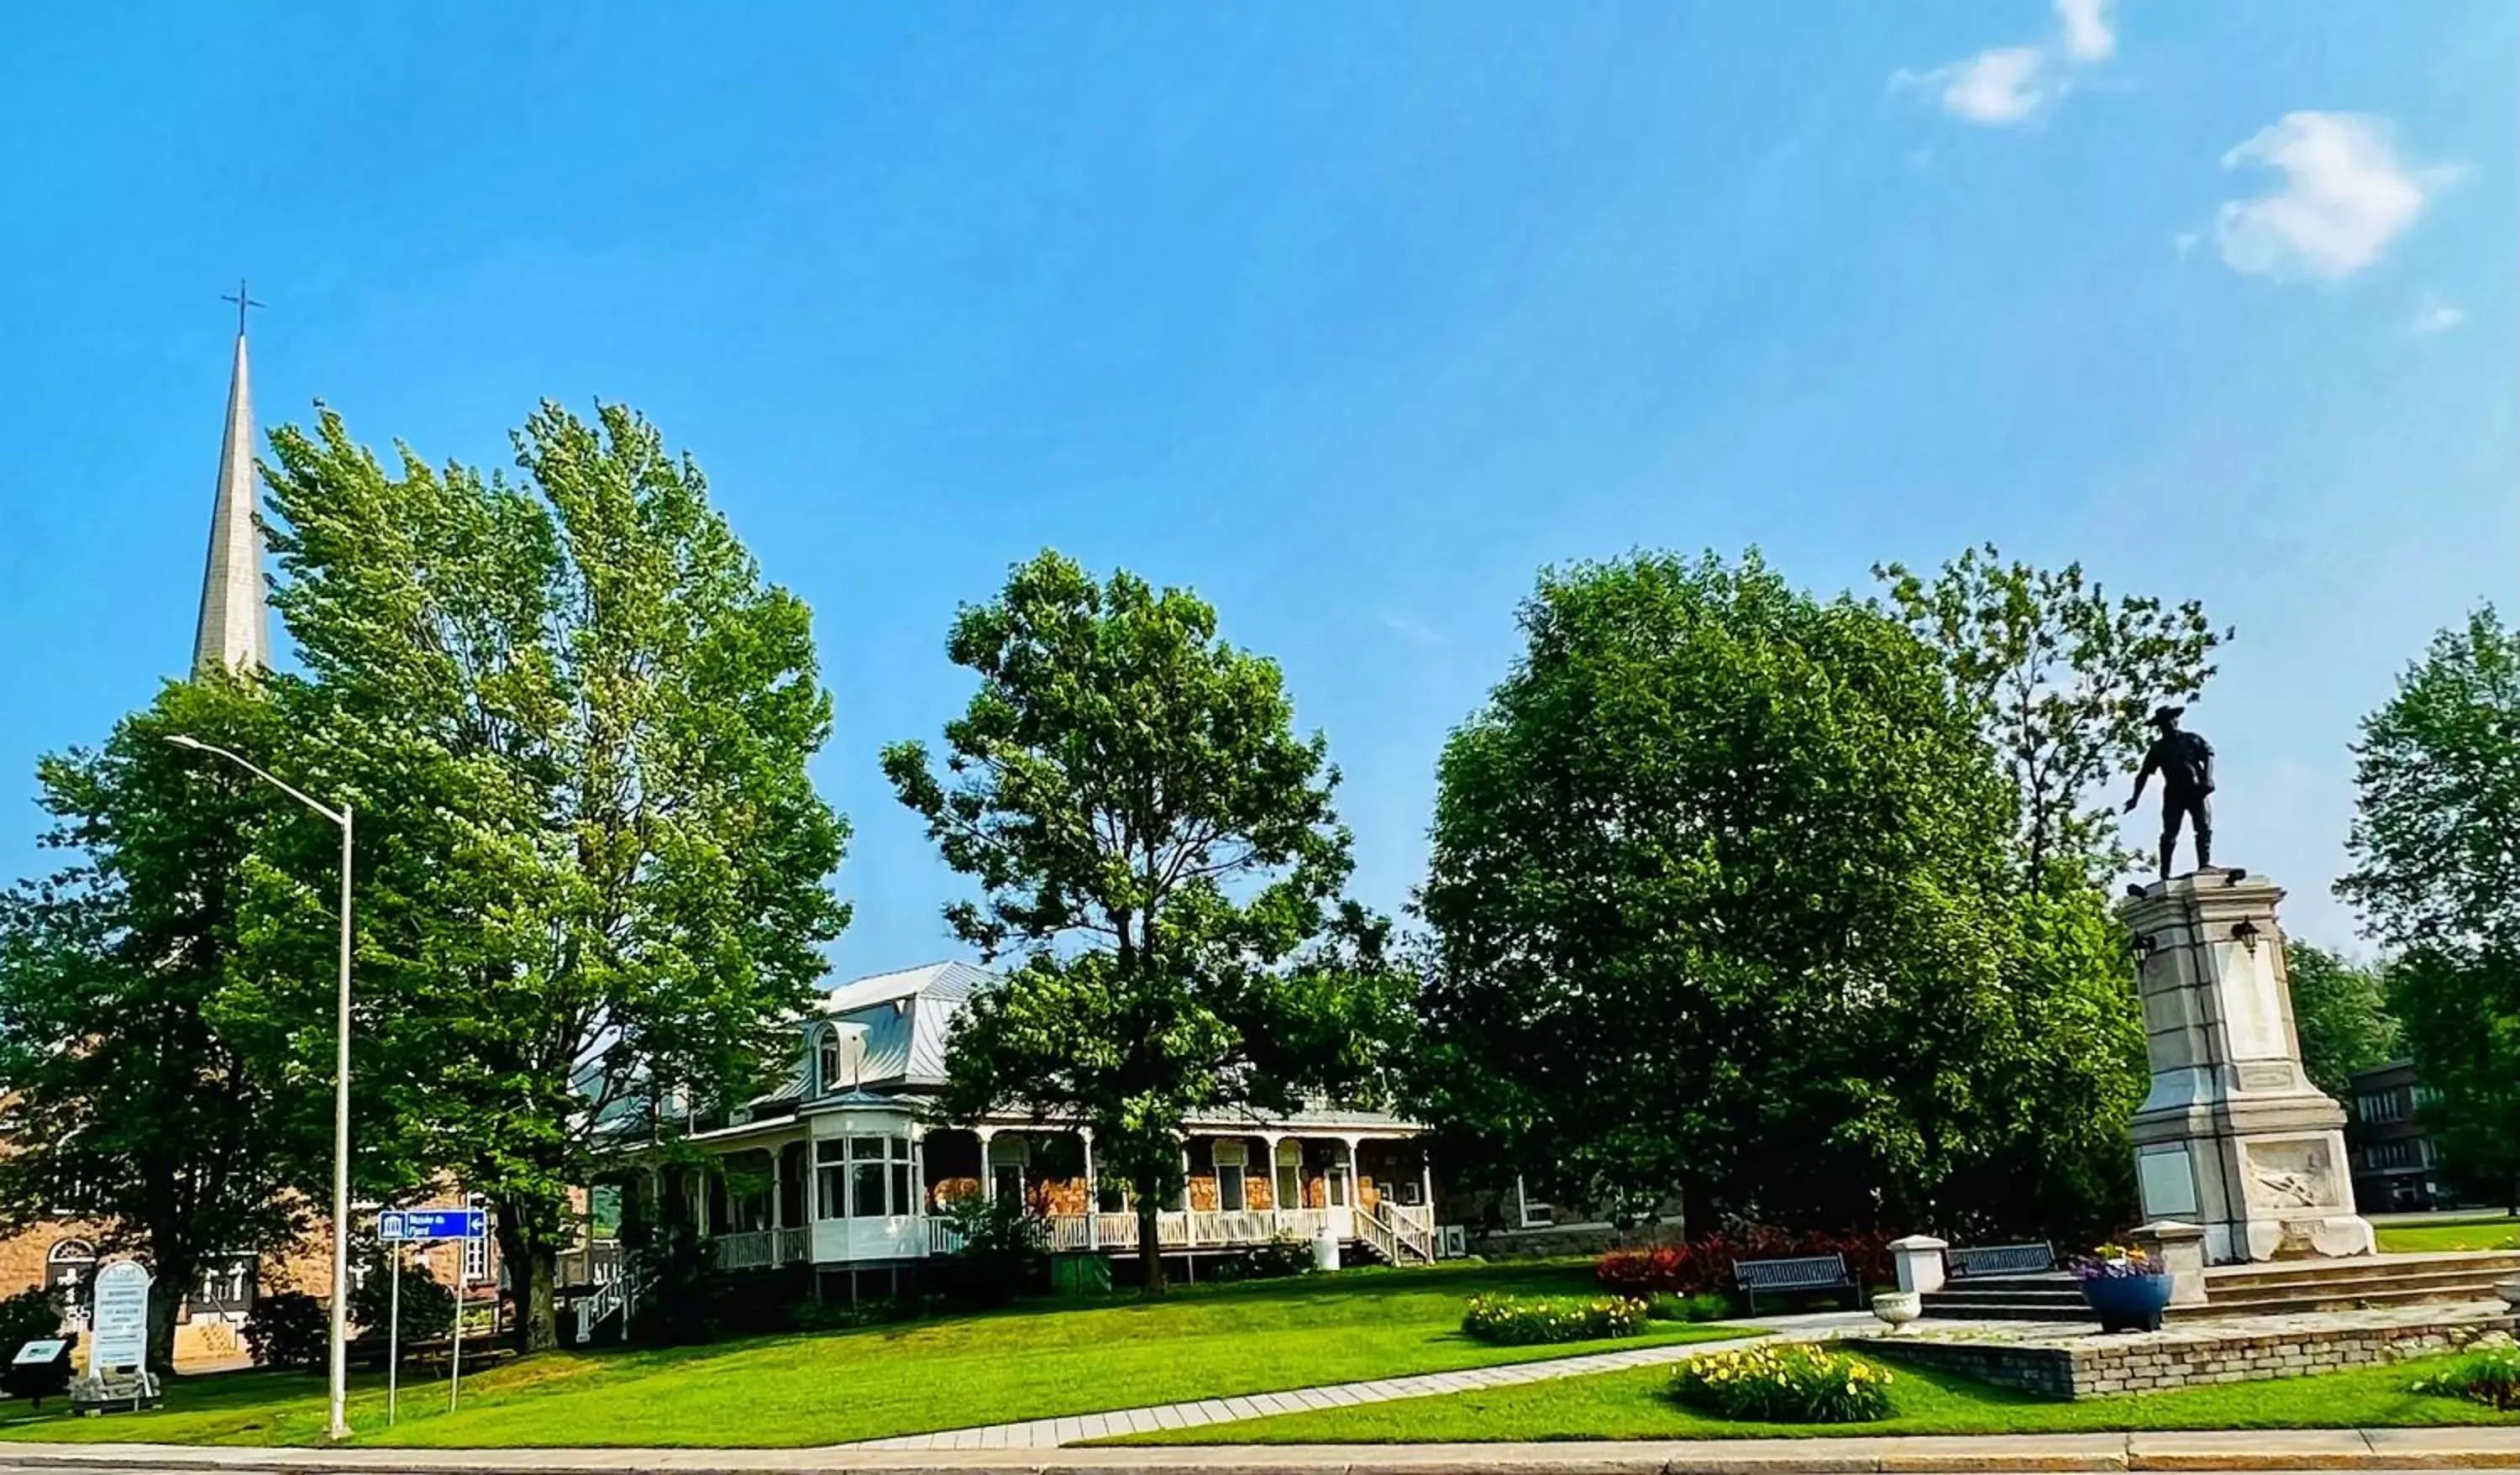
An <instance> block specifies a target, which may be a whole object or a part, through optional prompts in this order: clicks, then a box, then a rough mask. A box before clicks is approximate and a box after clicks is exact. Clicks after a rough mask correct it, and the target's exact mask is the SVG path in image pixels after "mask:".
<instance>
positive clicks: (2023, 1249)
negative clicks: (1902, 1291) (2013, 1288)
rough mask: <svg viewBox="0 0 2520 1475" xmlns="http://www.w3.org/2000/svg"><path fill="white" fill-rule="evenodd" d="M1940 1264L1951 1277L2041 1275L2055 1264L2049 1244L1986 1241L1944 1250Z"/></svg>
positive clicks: (2054, 1251)
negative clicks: (1972, 1246) (1957, 1248)
mask: <svg viewBox="0 0 2520 1475" xmlns="http://www.w3.org/2000/svg"><path fill="white" fill-rule="evenodd" d="M1943 1268H1944V1270H1946V1271H1947V1272H1949V1273H1950V1274H1951V1277H1952V1278H1953V1279H1955V1280H1965V1279H1968V1278H1970V1277H1972V1276H1977V1275H2044V1274H2047V1273H2048V1272H2049V1271H2052V1270H2054V1269H2055V1268H2056V1247H2055V1246H2054V1245H2051V1244H1988V1245H1979V1246H1976V1247H1974V1248H1971V1249H1965V1250H1945V1251H1944V1252H1943Z"/></svg>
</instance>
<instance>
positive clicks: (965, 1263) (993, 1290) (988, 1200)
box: [931, 1192, 1050, 1310]
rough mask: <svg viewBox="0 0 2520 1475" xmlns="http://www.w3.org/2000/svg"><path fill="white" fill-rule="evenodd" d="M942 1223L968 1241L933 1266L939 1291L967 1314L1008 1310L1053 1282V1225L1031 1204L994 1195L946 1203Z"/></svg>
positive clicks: (973, 1195) (976, 1195)
mask: <svg viewBox="0 0 2520 1475" xmlns="http://www.w3.org/2000/svg"><path fill="white" fill-rule="evenodd" d="M942 1207H943V1218H944V1220H945V1223H946V1225H947V1227H948V1228H950V1229H952V1230H953V1231H954V1233H955V1235H956V1236H957V1237H958V1238H960V1239H961V1240H962V1241H963V1242H962V1245H961V1247H960V1248H958V1249H956V1250H955V1251H954V1253H953V1254H951V1255H949V1256H947V1257H945V1260H944V1261H943V1263H941V1264H937V1265H933V1266H932V1267H931V1271H932V1272H933V1273H934V1274H935V1277H936V1281H937V1288H938V1289H939V1290H941V1291H943V1292H944V1294H945V1299H946V1300H948V1301H950V1302H952V1303H953V1304H954V1305H955V1306H956V1307H958V1308H961V1309H963V1310H975V1309H980V1308H986V1307H993V1306H1004V1305H1007V1304H1008V1303H1009V1302H1012V1300H1014V1299H1015V1298H1016V1297H1017V1296H1021V1295H1025V1294H1028V1293H1030V1292H1033V1291H1038V1290H1041V1289H1043V1288H1044V1287H1045V1286H1046V1285H1048V1283H1049V1280H1050V1224H1049V1222H1048V1221H1047V1220H1045V1219H1044V1218H1043V1217H1042V1216H1041V1215H1040V1214H1039V1213H1037V1212H1035V1211H1034V1210H1033V1209H1032V1208H1030V1207H1029V1206H1027V1205H1024V1204H1021V1203H1017V1202H1014V1201H1012V1200H1011V1199H1004V1198H1000V1197H999V1196H998V1195H996V1194H994V1193H979V1192H971V1193H964V1194H961V1195H958V1196H957V1197H954V1198H950V1199H947V1200H946V1201H945V1203H944V1205H943V1206H942Z"/></svg>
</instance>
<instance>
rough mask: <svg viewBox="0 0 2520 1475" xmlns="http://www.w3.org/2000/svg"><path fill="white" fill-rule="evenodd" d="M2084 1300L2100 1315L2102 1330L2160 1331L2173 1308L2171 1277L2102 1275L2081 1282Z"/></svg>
mask: <svg viewBox="0 0 2520 1475" xmlns="http://www.w3.org/2000/svg"><path fill="white" fill-rule="evenodd" d="M2081 1284H2082V1287H2083V1300H2084V1301H2085V1302H2086V1303H2088V1304H2089V1305H2090V1306H2091V1308H2092V1310H2093V1311H2095V1312H2097V1313H2099V1318H2100V1329H2101V1330H2102V1331H2159V1330H2160V1329H2161V1313H2162V1311H2163V1310H2164V1309H2165V1308H2167V1307H2168V1306H2169V1305H2170V1277H2169V1276H2168V1275H2116V1276H2102V1277H2095V1278H2093V1279H2090V1280H2085V1281H2083V1282H2081Z"/></svg>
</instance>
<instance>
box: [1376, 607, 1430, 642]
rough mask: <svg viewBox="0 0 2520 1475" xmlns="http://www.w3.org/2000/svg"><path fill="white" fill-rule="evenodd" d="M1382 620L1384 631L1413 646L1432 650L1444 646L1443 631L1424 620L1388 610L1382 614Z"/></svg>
mask: <svg viewBox="0 0 2520 1475" xmlns="http://www.w3.org/2000/svg"><path fill="white" fill-rule="evenodd" d="M1381 618H1382V628H1383V629H1385V630H1388V631H1390V632H1391V633H1392V634H1394V635H1396V636H1398V637H1400V638H1401V639H1402V640H1404V641H1407V642H1408V643H1409V644H1411V645H1413V646H1417V647H1419V648H1424V649H1432V648H1435V647H1437V646H1440V645H1442V644H1444V632H1443V631H1441V630H1438V629H1436V628H1435V627H1434V626H1432V625H1429V624H1427V623H1426V622H1425V621H1424V620H1421V619H1418V617H1416V616H1415V615H1408V614H1397V613H1393V612H1390V611H1387V610H1386V611H1385V612H1384V613H1383V614H1382V616H1381Z"/></svg>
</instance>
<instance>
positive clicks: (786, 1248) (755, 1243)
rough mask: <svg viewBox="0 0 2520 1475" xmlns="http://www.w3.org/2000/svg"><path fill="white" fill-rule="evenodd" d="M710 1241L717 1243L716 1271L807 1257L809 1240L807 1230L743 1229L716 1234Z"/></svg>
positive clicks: (765, 1266)
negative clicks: (730, 1232)
mask: <svg viewBox="0 0 2520 1475" xmlns="http://www.w3.org/2000/svg"><path fill="white" fill-rule="evenodd" d="M711 1242H712V1243H714V1244H715V1245H716V1246H717V1268H718V1269H719V1270H722V1271H762V1270H768V1269H770V1268H771V1267H773V1266H780V1265H793V1264H795V1263H796V1262H797V1261H799V1260H803V1259H805V1258H807V1256H808V1254H809V1253H810V1250H809V1245H810V1242H811V1241H810V1238H809V1231H808V1230H805V1229H743V1230H740V1231H738V1232H736V1233H732V1234H719V1235H717V1236H715V1238H714V1239H713V1240H712V1241H711Z"/></svg>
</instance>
